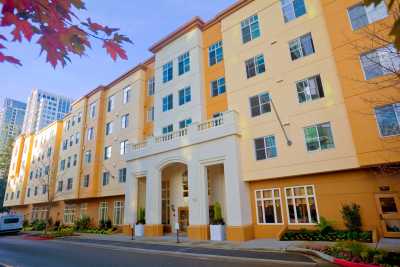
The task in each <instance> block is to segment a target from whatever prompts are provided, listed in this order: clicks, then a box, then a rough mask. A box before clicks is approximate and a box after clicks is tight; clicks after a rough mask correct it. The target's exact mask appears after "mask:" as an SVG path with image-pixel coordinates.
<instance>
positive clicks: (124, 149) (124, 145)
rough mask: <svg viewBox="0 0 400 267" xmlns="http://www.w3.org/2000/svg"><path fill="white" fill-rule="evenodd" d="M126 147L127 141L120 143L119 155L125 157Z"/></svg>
mask: <svg viewBox="0 0 400 267" xmlns="http://www.w3.org/2000/svg"><path fill="white" fill-rule="evenodd" d="M127 145H128V140H124V141H122V142H121V143H120V146H119V147H120V149H119V153H120V154H121V155H125V153H126V146H127Z"/></svg>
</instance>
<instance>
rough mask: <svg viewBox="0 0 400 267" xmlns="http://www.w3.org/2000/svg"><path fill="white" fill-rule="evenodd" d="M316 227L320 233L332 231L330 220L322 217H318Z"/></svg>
mask: <svg viewBox="0 0 400 267" xmlns="http://www.w3.org/2000/svg"><path fill="white" fill-rule="evenodd" d="M317 228H318V230H319V231H320V232H321V234H327V233H330V232H332V231H333V226H332V222H330V221H328V220H327V219H325V218H324V217H320V218H319V223H318V224H317Z"/></svg>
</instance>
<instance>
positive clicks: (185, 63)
mask: <svg viewBox="0 0 400 267" xmlns="http://www.w3.org/2000/svg"><path fill="white" fill-rule="evenodd" d="M188 71H190V55H189V52H186V53H184V54H183V55H180V56H179V57H178V73H179V75H182V74H185V73H186V72H188Z"/></svg>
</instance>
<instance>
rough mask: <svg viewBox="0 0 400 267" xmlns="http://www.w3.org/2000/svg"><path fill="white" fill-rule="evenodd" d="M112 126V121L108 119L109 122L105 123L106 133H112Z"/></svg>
mask: <svg viewBox="0 0 400 267" xmlns="http://www.w3.org/2000/svg"><path fill="white" fill-rule="evenodd" d="M112 126H113V125H112V121H110V122H108V123H107V124H106V135H110V134H112V131H113V127H112Z"/></svg>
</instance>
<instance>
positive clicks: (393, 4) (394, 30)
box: [364, 0, 400, 50]
mask: <svg viewBox="0 0 400 267" xmlns="http://www.w3.org/2000/svg"><path fill="white" fill-rule="evenodd" d="M382 1H384V0H364V4H365V5H367V6H369V5H371V4H374V5H375V6H376V5H379V4H380V3H381V2H382ZM388 3H389V5H388V7H389V10H390V11H392V12H393V13H394V14H395V21H394V24H393V25H392V26H391V30H390V35H391V36H392V37H393V38H394V45H395V47H396V49H397V50H400V16H398V13H399V9H400V2H399V1H398V0H389V2H388Z"/></svg>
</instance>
